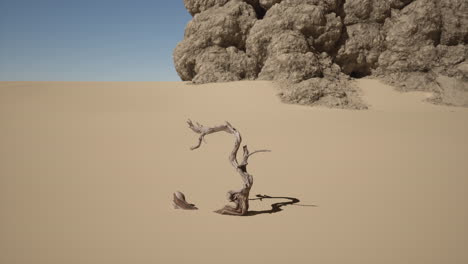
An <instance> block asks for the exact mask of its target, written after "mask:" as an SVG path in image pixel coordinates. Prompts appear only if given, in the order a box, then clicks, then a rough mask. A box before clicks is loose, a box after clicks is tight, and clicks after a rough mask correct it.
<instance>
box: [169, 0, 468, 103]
mask: <svg viewBox="0 0 468 264" xmlns="http://www.w3.org/2000/svg"><path fill="white" fill-rule="evenodd" d="M184 3H185V6H186V8H187V10H188V11H189V12H190V14H192V15H193V19H192V20H191V21H190V22H189V23H188V25H187V27H186V29H185V35H184V40H183V41H182V42H181V43H179V44H178V45H177V47H176V48H175V50H174V64H175V67H176V70H177V72H178V74H179V76H180V77H181V79H182V80H184V81H192V82H194V83H207V82H226V81H237V80H244V79H248V80H254V79H261V80H275V81H281V83H282V89H281V92H280V97H281V98H282V99H283V100H284V101H286V102H292V103H299V104H309V105H314V104H325V105H329V106H333V107H346V108H350V107H351V108H363V107H364V105H363V104H362V103H361V102H359V99H358V96H356V95H357V93H358V91H356V89H355V88H354V87H353V86H352V85H350V84H349V82H347V80H349V79H351V78H360V77H364V76H369V75H372V76H376V77H378V78H380V79H382V80H384V81H386V82H389V83H391V84H393V85H396V86H397V87H400V88H401V89H402V90H425V91H432V92H434V94H435V96H434V97H433V98H432V101H433V102H436V103H443V104H451V105H460V106H468V99H467V98H468V85H467V84H468V61H466V59H467V57H468V47H467V44H468V1H467V0H184Z"/></svg>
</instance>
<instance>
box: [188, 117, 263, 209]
mask: <svg viewBox="0 0 468 264" xmlns="http://www.w3.org/2000/svg"><path fill="white" fill-rule="evenodd" d="M187 124H188V125H189V128H190V129H192V131H193V132H195V133H197V134H200V136H199V137H198V144H197V145H195V146H193V147H191V148H190V149H191V150H195V149H198V148H199V147H200V146H201V144H202V141H204V139H205V136H206V135H209V134H213V133H216V132H222V131H224V132H226V133H229V134H232V135H234V137H235V142H234V148H233V149H232V151H231V153H230V155H229V161H230V162H231V164H232V166H233V167H234V169H235V170H236V171H237V172H238V173H239V174H240V176H241V177H242V180H243V182H244V185H243V187H242V189H240V190H237V191H234V190H233V191H229V192H228V197H227V198H228V200H229V201H230V202H234V203H235V206H234V207H233V206H229V205H226V206H225V207H224V208H222V209H220V210H217V211H215V212H217V213H219V214H228V215H245V214H246V213H247V211H248V209H249V193H250V189H251V188H252V185H253V177H252V175H250V174H249V173H248V172H247V164H248V162H247V161H248V159H249V157H250V156H252V155H253V154H255V153H258V152H269V150H257V151H254V152H252V153H250V152H249V149H248V148H247V145H245V146H244V147H243V151H244V155H243V160H242V163H240V164H239V162H238V161H237V151H238V150H239V147H240V145H241V142H242V137H241V134H240V133H239V131H238V130H237V129H236V128H234V127H233V126H232V125H231V124H230V123H229V122H227V121H226V124H225V125H219V126H215V127H205V126H203V125H201V124H199V123H196V124H194V123H193V122H192V121H191V120H190V119H189V120H188V121H187Z"/></svg>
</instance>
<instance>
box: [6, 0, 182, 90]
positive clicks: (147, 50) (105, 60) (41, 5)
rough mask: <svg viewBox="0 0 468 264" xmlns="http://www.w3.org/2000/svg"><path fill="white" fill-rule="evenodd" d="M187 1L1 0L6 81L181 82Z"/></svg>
mask: <svg viewBox="0 0 468 264" xmlns="http://www.w3.org/2000/svg"><path fill="white" fill-rule="evenodd" d="M190 19H191V16H190V14H189V13H188V12H187V11H186V9H185V7H184V4H183V0H126V1H122V0H0V81H15V80H25V81H179V80H180V79H179V77H178V76H177V73H176V72H175V69H174V65H173V62H172V51H173V49H174V48H175V46H176V44H177V43H178V42H179V41H181V40H182V39H183V34H184V28H185V25H186V24H187V22H188V21H189V20H190Z"/></svg>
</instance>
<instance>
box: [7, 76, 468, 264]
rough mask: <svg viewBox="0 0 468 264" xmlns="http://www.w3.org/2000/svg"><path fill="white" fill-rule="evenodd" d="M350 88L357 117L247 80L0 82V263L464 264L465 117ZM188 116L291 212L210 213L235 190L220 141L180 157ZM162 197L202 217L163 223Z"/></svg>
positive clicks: (467, 235) (410, 96) (373, 84)
mask: <svg viewBox="0 0 468 264" xmlns="http://www.w3.org/2000/svg"><path fill="white" fill-rule="evenodd" d="M358 85H359V86H360V87H361V88H362V89H363V96H364V99H365V100H366V102H367V103H368V104H369V105H370V109H369V110H366V111H352V110H336V109H327V108H311V107H305V106H298V105H287V104H282V103H280V102H279V100H278V98H277V97H276V96H275V89H274V86H273V85H272V84H271V83H270V82H260V81H255V82H248V81H243V82H235V83H224V84H207V85H202V86H194V85H190V84H187V83H183V82H173V83H162V82H160V83H157V82H155V83H78V82H75V83H71V82H68V83H67V82H43V83H39V82H38V83H34V82H2V83H0V145H1V146H2V147H1V150H0V196H1V199H0V206H1V207H0V208H1V211H2V213H1V218H0V234H1V235H0V263H35V264H39V263H47V264H52V263H67V264H72V263H99V264H102V263H112V264H115V263H241V261H243V262H242V263H347V264H348V263H356V264H366V263H369V264H371V263H372V264H375V263H379V264H383V263H388V264H396V263H411V264H419V263H421V264H430V263H451V264H456V263H459V264H464V263H468V224H467V223H468V189H467V186H468V160H467V159H468V109H466V108H453V107H445V106H435V105H431V104H428V103H425V102H424V101H423V100H424V98H426V97H427V96H429V95H428V94H424V93H398V92H396V91H394V90H392V88H391V87H388V86H385V85H383V84H381V83H380V82H378V81H376V80H372V79H361V80H359V81H358ZM187 118H191V119H193V120H194V121H198V122H200V123H202V124H205V125H216V124H220V123H222V122H224V121H225V120H228V121H230V122H231V123H232V124H233V125H234V126H235V127H236V128H238V129H239V130H240V131H241V133H242V135H243V138H244V143H246V144H248V146H249V148H250V149H251V150H254V149H264V148H268V149H271V150H272V152H271V153H260V154H258V155H256V156H253V157H252V158H251V160H250V165H249V171H250V173H251V174H252V175H253V176H254V181H255V183H254V185H253V188H252V195H253V196H255V195H256V194H264V195H269V196H271V197H290V198H291V199H292V198H295V199H299V200H300V201H299V202H298V203H296V204H294V205H286V206H283V207H282V208H281V209H283V210H282V211H279V212H276V213H272V214H269V213H259V214H257V215H254V216H249V217H231V216H222V215H217V214H214V213H212V211H213V210H216V209H219V208H220V207H222V206H223V205H224V204H225V203H226V202H225V194H226V192H227V191H228V190H231V189H233V188H237V187H240V185H241V179H240V177H239V176H238V175H237V174H236V173H235V171H234V170H233V169H232V167H231V165H230V164H229V162H228V160H227V156H228V153H229V151H230V150H231V147H232V138H231V137H230V136H229V135H227V134H214V135H210V136H208V137H207V144H206V145H203V146H202V147H201V148H200V149H198V150H196V151H190V150H189V147H190V146H192V145H193V144H195V143H196V139H197V136H196V135H195V134H194V133H193V132H192V131H190V130H189V129H188V128H187V126H186V123H185V121H186V119H187ZM176 190H180V191H182V192H184V193H185V194H186V196H187V198H188V200H189V201H190V202H193V203H195V204H196V205H197V207H199V208H200V210H198V211H182V210H174V209H173V208H172V206H171V198H172V193H173V192H174V191H176ZM253 198H254V197H253ZM291 199H284V198H276V199H263V200H253V201H251V207H252V208H251V209H252V210H255V211H268V210H270V209H271V204H274V203H281V202H289V201H292V200H291ZM299 205H312V206H299Z"/></svg>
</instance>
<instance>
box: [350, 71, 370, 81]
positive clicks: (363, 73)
mask: <svg viewBox="0 0 468 264" xmlns="http://www.w3.org/2000/svg"><path fill="white" fill-rule="evenodd" d="M369 75H371V71H370V70H369V69H358V70H353V71H352V72H351V73H350V74H349V76H350V77H352V78H355V79H360V78H364V77H366V76H369Z"/></svg>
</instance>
